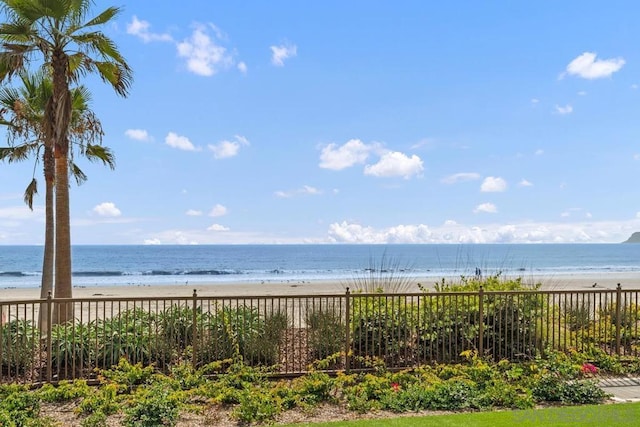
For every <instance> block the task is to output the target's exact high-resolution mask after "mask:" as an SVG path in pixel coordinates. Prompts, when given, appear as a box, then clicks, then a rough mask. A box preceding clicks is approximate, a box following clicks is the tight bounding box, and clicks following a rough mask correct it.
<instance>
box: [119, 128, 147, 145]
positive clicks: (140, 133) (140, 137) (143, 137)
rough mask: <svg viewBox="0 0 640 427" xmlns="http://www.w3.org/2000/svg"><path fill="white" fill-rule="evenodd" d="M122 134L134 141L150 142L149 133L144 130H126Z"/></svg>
mask: <svg viewBox="0 0 640 427" xmlns="http://www.w3.org/2000/svg"><path fill="white" fill-rule="evenodd" d="M124 134H125V136H126V137H128V138H131V139H134V140H136V141H144V142H148V141H151V137H150V136H149V133H148V132H147V131H146V130H144V129H127V130H126V131H125V132H124Z"/></svg>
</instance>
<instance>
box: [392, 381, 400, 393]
mask: <svg viewBox="0 0 640 427" xmlns="http://www.w3.org/2000/svg"><path fill="white" fill-rule="evenodd" d="M391 388H392V389H393V391H396V392H397V391H400V384H398V383H391Z"/></svg>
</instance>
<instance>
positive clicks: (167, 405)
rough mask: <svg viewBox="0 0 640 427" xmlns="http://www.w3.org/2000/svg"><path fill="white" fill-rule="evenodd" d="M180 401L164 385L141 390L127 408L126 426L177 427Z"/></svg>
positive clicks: (155, 385)
mask: <svg viewBox="0 0 640 427" xmlns="http://www.w3.org/2000/svg"><path fill="white" fill-rule="evenodd" d="M180 403H181V402H180V401H179V399H177V398H176V395H175V394H174V393H173V392H172V390H170V389H169V388H167V387H166V386H164V385H162V384H154V385H153V386H150V387H148V388H140V389H138V391H137V392H136V393H135V395H134V396H133V401H132V403H131V405H130V406H129V407H127V408H125V410H124V413H125V418H124V425H125V426H128V427H158V426H175V425H176V423H177V421H178V416H179V415H180V409H179V408H180Z"/></svg>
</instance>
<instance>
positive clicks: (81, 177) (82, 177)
mask: <svg viewBox="0 0 640 427" xmlns="http://www.w3.org/2000/svg"><path fill="white" fill-rule="evenodd" d="M69 167H70V169H71V175H72V176H73V178H74V179H75V180H76V184H78V185H82V184H83V183H84V182H85V181H86V180H87V175H86V174H85V173H84V172H82V170H81V169H80V168H79V167H78V165H76V164H75V163H73V162H71V165H70V166H69Z"/></svg>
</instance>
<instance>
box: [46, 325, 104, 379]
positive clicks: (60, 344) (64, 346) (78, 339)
mask: <svg viewBox="0 0 640 427" xmlns="http://www.w3.org/2000/svg"><path fill="white" fill-rule="evenodd" d="M95 347H96V334H95V322H92V323H90V324H84V323H73V324H64V325H52V327H51V362H52V369H53V372H54V373H56V374H57V375H58V377H59V378H70V377H78V376H82V374H83V373H85V372H86V371H89V370H90V369H91V368H93V366H91V361H92V360H93V358H94V353H95Z"/></svg>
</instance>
